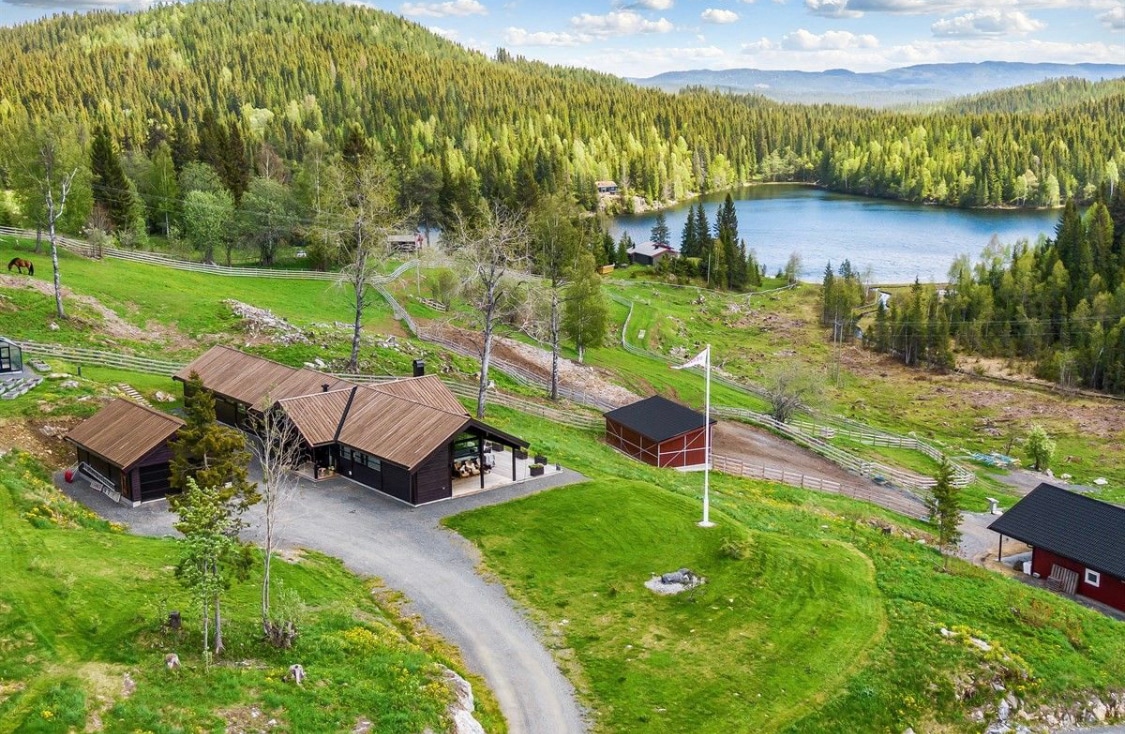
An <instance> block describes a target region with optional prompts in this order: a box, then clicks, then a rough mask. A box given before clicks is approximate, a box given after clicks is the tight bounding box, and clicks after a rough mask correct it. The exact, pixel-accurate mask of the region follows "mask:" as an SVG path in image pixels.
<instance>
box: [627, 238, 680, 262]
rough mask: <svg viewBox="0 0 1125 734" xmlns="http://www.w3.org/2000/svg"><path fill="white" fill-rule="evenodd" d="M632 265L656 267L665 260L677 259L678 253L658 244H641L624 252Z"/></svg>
mask: <svg viewBox="0 0 1125 734" xmlns="http://www.w3.org/2000/svg"><path fill="white" fill-rule="evenodd" d="M626 253H627V254H628V255H629V262H631V263H633V264H634V265H656V264H658V263H659V262H660V261H661V260H663V259H665V258H676V257H679V254H680V253H679V252H677V251H676V250H673V249H672V248H671V247H669V246H668V245H662V244H660V243H659V242H641V243H639V244H636V245H634V246H633V247H630V248H629V249H628V250H626Z"/></svg>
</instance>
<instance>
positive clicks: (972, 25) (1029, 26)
mask: <svg viewBox="0 0 1125 734" xmlns="http://www.w3.org/2000/svg"><path fill="white" fill-rule="evenodd" d="M1045 27H1046V25H1045V24H1044V23H1042V22H1040V21H1038V20H1035V19H1034V18H1029V17H1028V16H1027V15H1025V14H1024V13H1023V12H1022V11H1019V10H999V9H997V8H989V9H988V10H978V11H975V12H972V13H966V14H965V15H959V16H957V17H956V18H943V19H942V20H939V21H938V22H936V23H934V24H933V25H932V26H930V30H932V31H933V33H934V35H935V36H952V37H955V38H956V37H961V38H967V37H971V36H1006V35H1023V34H1025V33H1031V32H1032V31H1038V30H1042V29H1043V28H1045Z"/></svg>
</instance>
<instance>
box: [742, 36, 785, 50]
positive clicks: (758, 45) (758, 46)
mask: <svg viewBox="0 0 1125 734" xmlns="http://www.w3.org/2000/svg"><path fill="white" fill-rule="evenodd" d="M776 49H777V44H776V43H774V42H773V41H771V40H770V39H768V38H766V37H765V36H763V37H762V38H759V39H758V40H757V41H751V42H750V43H744V44H742V47H741V48H740V49H739V50H740V51H742V53H744V54H748V55H753V54H760V53H763V52H766V51H774V50H776Z"/></svg>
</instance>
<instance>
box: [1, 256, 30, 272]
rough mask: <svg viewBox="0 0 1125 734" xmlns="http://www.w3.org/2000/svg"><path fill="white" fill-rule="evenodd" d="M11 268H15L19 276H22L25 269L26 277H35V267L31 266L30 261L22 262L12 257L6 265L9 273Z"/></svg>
mask: <svg viewBox="0 0 1125 734" xmlns="http://www.w3.org/2000/svg"><path fill="white" fill-rule="evenodd" d="M12 268H15V269H16V270H17V271H18V272H19V273H20V275H23V269H24V268H27V274H28V275H35V266H34V265H32V264H31V261H30V260H23V259H21V258H18V257H13V258H12V261H11V262H9V263H8V272H9V273H10V272H12Z"/></svg>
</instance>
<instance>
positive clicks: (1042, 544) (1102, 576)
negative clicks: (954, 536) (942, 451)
mask: <svg viewBox="0 0 1125 734" xmlns="http://www.w3.org/2000/svg"><path fill="white" fill-rule="evenodd" d="M988 527H989V529H991V530H994V531H996V532H997V533H1000V543H1001V548H1003V543H1004V536H1005V535H1006V536H1008V537H1009V538H1015V539H1016V540H1020V541H1023V542H1024V543H1027V544H1028V545H1030V546H1031V547H1032V555H1031V571H1032V573H1035V574H1038V575H1039V576H1040V577H1041V578H1052V577H1053V578H1056V579H1060V580H1063V582H1064V583H1065V580H1066V579H1068V578H1069V579H1070V583H1071V584H1072V587H1071V588H1067V589H1066V590H1067V591H1070V592H1072V593H1078V594H1081V595H1082V596H1085V597H1088V598H1090V599H1093V600H1095V601H1099V602H1101V603H1103V604H1106V605H1108V606H1111V607H1113V608H1114V609H1120V610H1121V611H1123V612H1125V507H1118V506H1117V505H1111V504H1109V503H1108V502H1101V501H1099V500H1096V499H1093V498H1092V497H1086V496H1084V495H1081V494H1077V493H1075V492H1068V491H1067V490H1065V489H1060V488H1059V487H1055V486H1052V485H1050V484H1040V485H1039V486H1038V487H1036V488H1035V489H1034V490H1032V491H1031V493H1030V494H1028V495H1027V496H1026V497H1024V498H1023V499H1022V500H1020V501H1019V502H1017V503H1016V504H1015V505H1013V506H1012V508H1011V509H1010V510H1008V511H1007V512H1005V513H1004V514H1003V515H1001V516H1000V518H999V519H998V520H996V521H995V522H993V523H992V524H991V525H989V526H988ZM1075 575H1077V579H1075Z"/></svg>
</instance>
